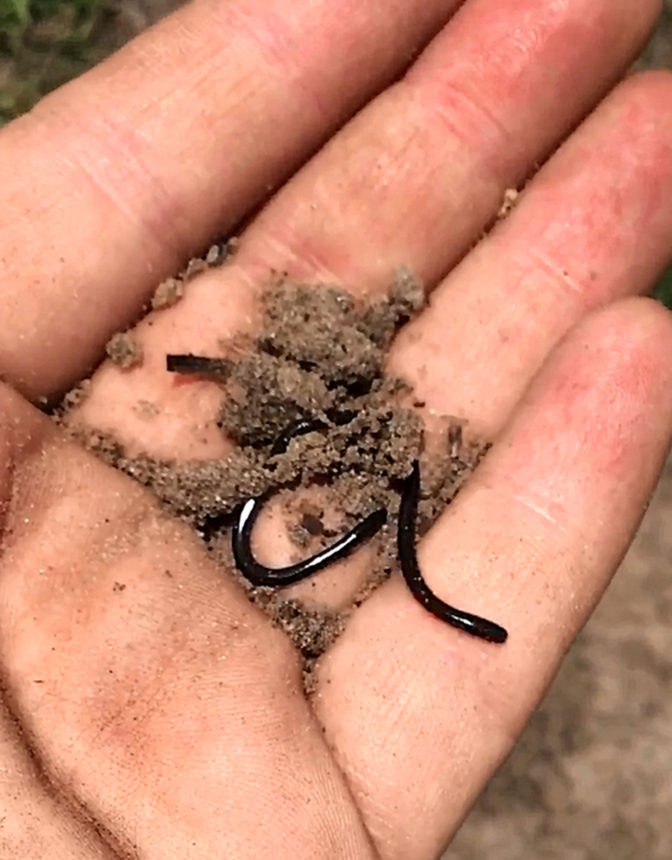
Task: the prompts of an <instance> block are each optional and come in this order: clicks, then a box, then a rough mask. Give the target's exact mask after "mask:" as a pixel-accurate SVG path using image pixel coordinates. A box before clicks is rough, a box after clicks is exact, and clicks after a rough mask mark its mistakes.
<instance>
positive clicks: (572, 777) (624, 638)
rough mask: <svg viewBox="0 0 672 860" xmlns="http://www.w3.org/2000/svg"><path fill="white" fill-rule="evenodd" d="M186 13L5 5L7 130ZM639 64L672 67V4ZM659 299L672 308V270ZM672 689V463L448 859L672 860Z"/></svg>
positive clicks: (32, 0)
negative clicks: (165, 20) (162, 21)
mask: <svg viewBox="0 0 672 860" xmlns="http://www.w3.org/2000/svg"><path fill="white" fill-rule="evenodd" d="M178 5H180V3H179V0H67V2H57V0H0V125H1V124H3V123H6V122H8V121H9V120H11V119H12V118H13V117H15V116H18V115H19V114H21V113H23V112H24V111H26V110H29V109H30V107H31V106H32V105H33V104H34V103H35V102H36V101H37V100H38V99H39V98H40V97H41V96H42V95H44V94H45V93H47V92H48V91H49V90H51V89H54V88H55V87H57V86H59V85H60V84H62V83H64V82H65V81H66V80H68V79H69V78H71V77H74V76H75V75H77V74H80V73H81V72H82V71H84V70H85V69H86V68H88V67H89V66H90V65H92V64H94V63H96V62H98V61H99V60H100V59H102V58H103V57H104V56H106V55H107V54H109V53H110V52H112V51H114V50H115V49H116V48H117V47H119V46H120V45H122V44H123V43H124V42H126V41H127V40H128V39H130V38H132V37H133V36H134V35H135V34H136V33H138V32H139V31H140V30H142V29H143V28H145V27H147V26H148V25H149V24H151V23H152V22H153V21H155V20H157V19H158V18H160V17H162V16H163V15H165V14H167V13H168V12H169V11H170V10H171V9H172V8H174V7H176V6H178ZM637 67H639V68H646V67H667V68H670V69H672V0H665V10H664V12H663V15H662V17H661V20H660V25H659V27H658V29H657V31H656V33H655V34H654V36H653V38H652V40H651V42H650V43H649V45H648V47H647V49H646V51H645V52H644V54H643V56H642V58H641V60H640V61H639V62H638V63H637ZM670 110H672V105H670ZM670 205H672V201H670ZM670 254H671V256H672V248H670ZM656 294H657V295H658V297H659V298H661V299H662V300H663V301H665V302H666V303H667V304H668V305H669V306H670V307H672V268H670V269H668V271H667V273H666V274H665V275H663V277H662V278H661V281H660V282H659V284H658V285H657V287H656ZM671 396H672V392H671ZM671 682H672V461H671V462H670V463H668V467H667V469H666V470H665V473H664V475H663V478H662V480H661V482H660V485H659V487H658V491H657V493H656V496H655V498H654V500H653V502H652V504H651V507H650V508H649V511H648V513H647V515H646V517H645V519H644V523H643V525H642V528H641V530H640V533H639V535H638V538H637V540H636V541H635V544H634V545H633V547H632V549H631V550H630V553H629V554H628V557H627V558H626V560H625V561H624V563H623V565H622V567H621V570H620V571H619V573H618V575H617V577H616V580H615V582H614V584H613V586H612V588H611V589H610V591H609V593H608V594H607V596H606V598H605V600H604V601H603V602H602V604H601V606H600V608H599V609H598V611H597V613H596V615H595V616H594V618H593V619H592V620H591V621H590V622H589V624H588V625H587V627H586V628H585V630H584V631H583V633H582V634H581V636H580V637H579V639H578V641H577V643H576V645H575V646H574V648H573V649H572V651H571V652H570V654H569V656H568V658H567V660H566V662H565V664H564V666H563V668H562V670H561V672H560V674H559V675H558V678H557V680H556V682H555V684H554V685H553V688H552V690H551V692H550V695H549V696H548V698H547V700H546V701H545V702H544V704H543V705H542V707H541V708H540V709H539V711H538V712H537V713H536V714H535V715H534V716H533V717H532V719H531V721H530V723H529V725H528V728H527V730H526V732H525V734H524V735H523V738H522V740H521V742H520V744H519V745H518V747H517V748H516V750H515V752H514V753H513V755H512V756H511V758H510V759H509V761H508V762H507V763H506V764H505V765H504V766H503V767H502V768H501V770H500V771H499V773H498V774H497V775H496V776H495V778H494V779H493V780H492V782H491V784H490V786H489V787H488V789H487V790H486V792H485V794H484V795H483V796H482V798H481V800H480V801H479V803H478V805H477V806H476V808H475V809H474V811H473V812H472V814H471V815H470V816H469V818H468V819H467V821H466V822H465V824H464V825H463V827H462V829H461V830H460V832H459V833H458V835H457V838H456V839H455V841H454V843H453V845H452V846H451V848H450V850H449V851H448V852H447V853H446V855H445V858H444V860H476V858H483V857H488V858H489V860H522V858H524V860H672V776H671V775H672V695H670V689H671V688H670V686H668V685H670V684H671Z"/></svg>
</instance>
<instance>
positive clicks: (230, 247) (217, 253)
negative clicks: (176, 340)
mask: <svg viewBox="0 0 672 860" xmlns="http://www.w3.org/2000/svg"><path fill="white" fill-rule="evenodd" d="M237 247H238V240H237V239H236V237H235V236H234V237H232V238H231V239H229V240H228V241H225V242H215V243H214V244H213V245H211V246H210V247H209V248H208V250H207V251H206V253H205V254H204V255H203V256H202V257H192V259H191V260H189V262H188V263H187V265H186V266H185V267H184V269H183V270H182V271H181V272H180V273H179V275H177V276H176V277H170V278H166V280H165V281H162V282H161V283H160V284H159V286H158V287H157V288H156V290H155V292H154V295H153V296H152V299H151V302H150V304H151V307H152V310H153V311H159V310H163V309H164V308H170V307H172V306H173V305H175V304H177V303H178V302H179V301H180V299H181V298H182V296H183V295H184V291H185V288H186V286H187V284H188V283H189V281H191V280H193V279H194V278H195V277H196V275H198V274H200V273H201V272H204V271H205V270H206V269H213V268H216V267H217V266H221V265H222V263H224V262H225V261H226V260H228V258H229V257H230V256H231V255H232V254H233V253H235V250H236V248H237Z"/></svg>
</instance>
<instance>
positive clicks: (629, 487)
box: [315, 299, 672, 860]
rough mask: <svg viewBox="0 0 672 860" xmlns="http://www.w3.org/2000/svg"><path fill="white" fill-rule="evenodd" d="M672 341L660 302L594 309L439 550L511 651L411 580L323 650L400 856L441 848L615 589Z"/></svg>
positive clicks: (460, 595)
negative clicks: (468, 626)
mask: <svg viewBox="0 0 672 860" xmlns="http://www.w3.org/2000/svg"><path fill="white" fill-rule="evenodd" d="M671 348H672V320H671V319H670V316H669V314H668V312H667V311H665V310H664V309H663V308H661V307H660V306H658V305H656V304H655V303H653V302H652V301H650V300H646V299H628V300H625V301H622V302H620V303H617V304H615V305H613V306H611V307H609V308H608V309H606V310H603V311H600V312H597V313H595V314H594V315H591V316H590V317H589V318H588V319H586V320H585V321H584V322H583V323H582V324H581V325H579V326H577V327H576V328H575V329H574V330H573V331H572V332H571V333H570V334H569V335H568V337H567V338H566V339H565V340H564V341H563V342H562V344H561V345H560V346H559V347H558V348H557V350H556V351H555V352H554V353H553V354H552V356H551V357H550V359H549V361H548V362H547V363H546V364H545V365H544V367H543V368H542V370H541V371H540V373H539V375H538V376H537V377H536V378H535V380H534V382H533V383H532V385H531V387H530V389H529V390H528V392H526V394H525V397H524V398H523V401H522V403H521V404H520V406H519V408H518V409H517V410H516V413H515V415H514V416H513V418H512V420H511V422H510V423H509V424H508V425H507V427H506V428H505V430H504V431H503V432H502V434H501V436H500V438H499V440H498V441H497V443H496V445H495V446H494V448H493V449H492V451H491V452H490V453H489V454H488V456H487V457H486V459H485V460H484V462H483V463H482V465H481V466H480V467H479V469H478V470H477V471H476V473H475V475H474V476H473V477H472V479H471V481H470V482H469V483H468V484H467V486H466V487H465V488H464V489H463V491H462V493H461V494H460V496H458V498H457V499H456V501H455V502H453V504H452V505H451V506H450V507H449V508H448V510H447V511H446V512H445V513H444V515H443V516H442V517H441V518H440V520H439V521H438V523H437V524H436V525H435V526H434V528H433V529H432V530H431V531H430V533H429V535H428V537H427V538H426V539H425V540H424V541H423V542H422V544H421V546H420V549H419V560H420V565H421V569H422V570H423V571H424V574H425V576H426V578H427V580H428V582H429V585H430V587H432V588H433V589H434V591H435V592H436V593H438V595H439V596H441V597H444V598H445V599H447V600H448V601H449V602H451V603H454V604H456V605H458V606H460V607H462V608H465V609H466V608H468V609H471V610H472V611H476V612H478V614H479V615H483V616H486V617H488V618H492V619H493V620H496V621H497V622H499V623H501V624H503V625H504V626H505V627H506V628H507V629H508V632H509V638H508V640H507V642H506V644H505V645H502V646H497V645H493V644H489V643H486V642H483V641H482V640H478V639H474V638H472V637H469V636H468V635H466V634H464V633H461V632H458V631H456V630H455V629H453V628H451V627H449V626H448V625H447V624H445V623H444V622H442V621H440V620H438V619H437V618H435V617H434V616H432V615H430V614H429V613H428V612H427V611H426V610H425V609H424V608H423V607H422V606H420V604H419V603H417V602H415V601H414V600H413V598H412V597H411V596H410V594H409V592H408V590H407V589H406V588H405V586H404V584H403V581H402V580H401V578H400V577H399V578H395V579H393V580H392V581H391V582H389V583H387V584H386V585H385V586H383V587H382V588H381V589H379V591H378V592H376V594H374V595H373V597H371V599H370V600H369V601H367V603H365V604H364V605H363V606H362V607H361V608H360V609H359V610H358V611H357V612H356V613H355V616H354V617H353V619H352V620H351V622H350V626H349V627H348V629H347V630H346V632H345V634H344V635H343V637H342V638H341V639H340V640H339V641H338V642H337V643H336V644H335V646H334V647H333V648H332V649H331V650H330V651H329V652H328V653H327V654H326V655H325V657H324V658H323V661H322V664H321V672H320V676H319V688H318V689H319V692H318V695H317V696H316V699H315V708H316V712H317V713H318V715H319V716H320V718H321V720H322V721H323V723H324V726H325V732H326V736H327V738H328V740H329V742H330V744H331V745H332V748H333V749H334V751H335V754H336V756H337V759H338V760H339V762H340V764H341V767H342V768H343V771H344V773H346V775H347V776H348V779H349V781H350V785H351V788H352V791H353V794H354V796H355V798H356V799H357V801H358V803H359V804H360V806H361V808H362V809H363V814H364V818H365V821H366V823H367V826H368V827H369V829H370V831H371V833H372V834H373V837H374V840H375V842H376V844H377V847H378V849H379V851H380V854H381V856H382V857H404V858H409V860H413V858H423V857H428V856H435V855H436V854H437V853H438V852H439V851H440V849H441V848H442V847H443V845H444V844H445V843H446V842H447V840H448V839H449V837H450V835H451V834H452V833H453V832H454V830H455V829H456V827H457V826H458V824H459V822H460V821H461V820H462V818H463V817H464V815H465V814H466V812H467V810H468V809H469V807H470V805H471V804H472V803H473V801H474V799H475V798H476V796H477V795H478V793H479V791H480V790H481V788H482V786H483V784H484V783H485V781H486V780H487V779H488V777H489V776H490V775H491V774H492V772H493V771H494V769H495V768H496V767H497V766H498V765H499V764H500V763H501V762H502V760H503V759H504V758H505V757H506V755H507V754H508V752H509V751H510V749H511V747H512V745H513V743H514V742H515V739H516V738H517V736H518V735H519V734H520V732H521V731H522V728H523V726H524V724H525V721H526V720H527V718H528V717H529V715H530V713H531V711H532V709H533V708H534V707H535V706H536V704H537V703H538V701H539V699H540V698H541V697H542V695H543V693H544V691H545V690H546V688H547V687H548V685H549V683H550V681H551V679H552V678H553V675H554V673H555V671H556V670H557V667H558V665H559V662H560V661H561V659H562V657H563V655H564V653H565V652H566V650H567V648H568V647H569V644H570V643H571V641H572V638H573V637H574V636H575V634H576V633H577V632H578V630H579V629H580V627H581V626H582V625H583V623H584V622H585V620H586V618H587V617H588V615H589V614H590V611H591V610H592V609H593V607H594V606H595V604H596V602H597V600H598V599H599V597H600V595H601V594H602V592H603V590H604V588H605V587H606V585H607V583H608V581H609V578H610V577H611V576H612V574H613V572H614V570H615V569H616V566H617V564H618V563H619V561H620V559H621V557H622V556H623V554H624V552H625V550H626V548H627V546H628V543H629V541H630V539H631V537H632V535H633V533H634V530H635V528H636V527H637V524H638V522H639V520H640V518H641V516H642V515H643V512H644V510H645V507H646V503H647V500H648V498H649V495H650V493H651V492H652V489H653V487H654V484H655V481H656V479H657V476H658V472H659V469H660V467H661V465H662V463H663V462H664V458H665V455H666V452H667V450H668V448H669V443H670V438H671V437H672V401H671V400H670V397H669V390H670V385H671V384H672V370H671V368H670V364H669V361H668V356H669V354H670V349H671Z"/></svg>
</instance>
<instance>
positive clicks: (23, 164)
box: [0, 0, 459, 397]
mask: <svg viewBox="0 0 672 860" xmlns="http://www.w3.org/2000/svg"><path fill="white" fill-rule="evenodd" d="M457 5H459V0H424V2H420V0H399V2H396V3H393V4H390V3H389V2H387V0H369V2H367V3H360V2H358V0H345V2H341V3H338V4H334V3H332V2H331V0H317V2H315V0H296V2H292V3H287V2H285V0H230V2H224V0H201V2H193V3H191V4H189V5H188V6H186V7H184V8H183V9H181V10H179V11H178V12H177V13H175V14H174V15H173V16H171V17H170V18H168V19H166V20H165V21H163V22H162V23H160V24H159V25H158V26H157V27H155V28H153V29H152V30H150V31H149V32H147V33H145V34H143V35H142V36H140V37H139V38H138V39H136V40H134V41H133V42H132V43H131V44H130V45H128V46H127V47H126V48H125V49H124V50H122V51H121V52H120V53H119V54H117V55H116V56H114V57H112V58H111V59H109V60H108V61H107V62H105V63H103V64H102V65H101V66H99V67H98V68H96V69H94V70H93V71H91V72H89V73H88V74H87V75H85V76H83V77H82V78H81V79H79V80H77V81H74V82H73V83H71V84H69V85H68V86H66V87H64V88H63V89H62V90H59V91H58V92H56V93H54V94H53V95H51V96H49V97H47V98H46V99H44V101H43V102H41V103H40V104H39V105H38V106H37V108H36V109H35V110H34V111H33V112H32V113H31V114H29V115H28V116H26V117H24V118H22V119H20V120H17V121H15V122H14V123H12V124H10V125H9V126H7V127H6V128H5V129H3V130H2V133H1V134H0V212H2V225H1V230H0V237H1V238H0V260H1V261H2V277H1V278H0V304H1V306H2V309H3V326H2V330H1V331H0V376H2V377H4V378H5V379H7V380H9V381H10V382H12V383H13V384H14V385H15V386H17V387H18V388H19V389H20V390H21V391H22V392H23V393H25V394H27V395H29V396H32V397H36V396H39V395H48V394H52V393H54V392H57V391H59V390H60V389H63V388H64V387H66V386H68V385H70V384H72V382H73V381H75V380H76V379H77V378H79V377H80V376H81V375H82V374H83V373H85V372H86V371H87V370H88V369H89V368H90V366H91V365H92V363H93V362H94V361H95V360H96V359H97V358H98V357H99V355H100V351H101V349H102V347H103V345H104V343H105V341H106V340H107V339H108V337H109V335H110V334H112V333H113V332H114V331H117V330H119V329H120V328H122V327H123V326H125V325H127V324H128V323H129V322H131V321H132V320H134V319H135V318H136V317H137V315H138V314H139V313H140V311H141V308H142V305H143V303H144V302H145V301H146V299H147V298H148V295H149V293H150V291H151V290H152V289H153V288H154V287H155V286H156V284H157V283H159V281H160V280H162V278H163V277H164V276H165V275H167V274H169V273H171V272H173V271H175V270H176V269H177V268H179V265H180V263H181V262H182V261H184V260H185V259H186V258H187V257H189V256H191V255H193V254H195V253H198V252H199V251H200V250H202V248H203V247H204V246H205V245H206V244H207V242H208V241H209V240H210V239H211V238H213V237H215V236H216V235H221V234H225V233H227V232H228V231H229V230H230V229H231V228H232V227H233V226H234V225H235V224H236V223H237V222H238V221H239V220H240V219H241V218H243V217H244V216H245V215H246V213H247V212H248V211H249V210H250V209H251V208H252V207H254V206H255V205H257V204H258V203H259V202H260V201H261V200H262V199H263V198H264V197H265V196H267V195H268V193H269V191H270V190H272V189H273V188H274V187H276V186H277V185H278V184H280V183H281V182H282V181H283V180H284V179H285V178H286V177H287V176H288V175H289V174H290V173H291V172H292V171H293V170H294V169H295V168H296V167H297V166H298V165H299V164H300V163H301V162H302V160H303V159H305V158H306V157H307V156H308V155H309V154H310V153H311V152H312V151H314V150H315V149H316V148H317V146H318V145H319V144H320V143H321V142H322V141H323V140H325V139H326V138H327V137H328V136H329V134H330V133H331V132H332V131H333V130H334V129H335V128H336V127H338V126H339V125H340V124H341V123H342V122H343V121H344V120H345V119H347V118H348V117H349V116H350V115H351V114H352V113H353V112H354V111H355V110H356V109H357V107H358V106H359V105H361V104H362V103H363V102H364V101H366V99H367V98H368V97H370V96H371V95H373V94H375V93H376V92H377V91H378V90H380V89H381V88H382V87H383V86H385V84H387V83H389V82H390V81H391V80H392V79H393V78H394V77H395V76H396V75H397V74H399V72H400V71H401V70H402V69H403V68H404V67H405V66H406V65H407V64H408V63H410V62H411V60H412V59H413V56H414V54H415V53H416V52H417V51H419V50H420V49H421V48H422V47H423V45H424V43H425V42H426V41H428V40H429V39H430V38H431V37H432V35H433V34H434V33H435V32H437V31H438V30H439V29H440V27H441V26H442V24H443V23H445V21H446V19H447V18H448V17H449V16H450V13H451V12H452V10H453V9H454V8H455V7H456V6H457Z"/></svg>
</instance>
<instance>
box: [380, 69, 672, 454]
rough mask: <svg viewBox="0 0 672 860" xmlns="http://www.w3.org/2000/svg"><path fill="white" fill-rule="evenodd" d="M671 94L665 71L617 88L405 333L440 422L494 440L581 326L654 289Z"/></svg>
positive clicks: (406, 372) (406, 357) (665, 228)
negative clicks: (599, 311)
mask: <svg viewBox="0 0 672 860" xmlns="http://www.w3.org/2000/svg"><path fill="white" fill-rule="evenodd" d="M670 99H672V75H670V74H669V73H667V72H659V73H656V72H653V73H648V74H643V75H638V76H636V77H633V78H630V79H629V80H628V81H626V82H625V83H623V84H621V85H620V86H619V87H617V88H616V90H615V91H614V92H613V93H612V94H611V95H610V96H609V97H608V98H607V99H606V101H605V102H603V103H602V104H601V105H600V107H599V108H598V109H597V110H596V111H595V112H594V114H592V115H591V117H589V119H587V120H586V121H585V122H584V123H583V124H582V125H581V126H580V127H579V128H578V129H577V131H576V132H575V133H574V134H573V135H572V136H571V137H570V138H569V140H568V141H567V142H566V143H565V144H564V145H563V146H562V147H561V149H560V150H559V151H558V152H556V153H555V155H554V156H553V157H552V158H551V159H550V160H549V162H548V163H547V164H546V165H545V166H544V167H543V168H542V169H541V170H540V171H539V173H537V174H536V175H535V176H534V178H533V179H532V180H531V182H530V184H529V186H528V187H527V188H526V189H525V191H524V192H523V194H522V195H521V197H520V199H519V200H518V202H517V204H516V205H515V207H514V209H513V211H512V212H511V214H510V215H509V216H508V217H507V218H506V219H505V220H504V221H503V222H502V223H500V224H499V225H498V226H497V227H496V228H495V229H494V230H493V231H492V232H491V233H490V234H489V235H488V236H487V237H486V238H485V239H484V240H483V241H482V242H481V243H480V244H479V246H478V247H477V248H475V249H474V250H473V251H472V252H471V253H470V254H469V255H468V257H467V258H465V260H464V261H463V262H462V263H461V264H460V265H459V266H458V267H457V268H455V269H454V270H453V271H452V272H451V273H450V275H449V276H448V277H447V278H446V279H445V280H444V281H443V282H442V284H441V285H440V286H439V287H438V288H437V289H436V291H435V292H434V294H433V295H432V301H431V303H430V306H429V307H428V308H427V309H426V310H425V311H424V312H423V313H422V314H421V316H420V317H418V318H417V319H416V320H414V321H413V322H411V323H410V324H409V325H407V326H406V327H405V328H404V330H403V331H402V332H401V333H400V334H399V337H398V338H397V340H396V341H395V343H394V345H393V347H392V352H391V355H390V361H389V370H390V372H392V373H396V374H399V375H401V376H403V377H404V378H405V379H406V380H408V382H409V383H410V384H411V385H412V386H413V398H414V400H416V401H420V402H423V403H424V404H425V407H424V412H425V415H426V419H427V422H428V423H429V424H431V422H432V420H433V418H432V416H435V415H454V416H462V417H464V418H468V422H469V423H468V428H469V431H470V432H471V433H473V434H475V435H482V436H484V437H485V438H487V439H492V438H493V437H494V436H496V434H497V433H498V431H499V429H500V428H501V426H502V424H503V423H504V421H505V420H506V418H507V416H508V414H509V412H510V410H511V409H512V408H513V406H514V405H515V403H516V402H517V400H518V398H519V397H520V396H521V394H522V392H523V390H524V389H525V387H526V385H527V384H528V382H529V380H530V379H531V377H532V376H533V375H534V373H535V372H536V371H537V369H538V368H539V366H540V365H541V363H542V362H543V361H544V359H545V358H546V356H547V355H548V353H549V352H550V350H551V349H552V347H553V346H554V344H555V343H556V342H557V341H558V340H559V339H560V338H561V337H562V336H563V335H564V334H565V332H566V331H567V330H568V329H569V328H571V326H572V325H574V324H576V323H577V322H578V321H579V320H580V319H581V317H582V316H584V315H585V314H586V313H587V312H588V311H590V310H592V309H594V308H596V307H598V306H600V305H604V304H607V303H609V302H611V301H613V300H615V299H617V298H622V297H624V296H627V295H634V294H637V293H645V292H648V291H649V290H650V289H651V287H652V285H653V283H654V282H655V279H656V277H657V275H658V274H659V273H660V271H661V270H662V268H663V267H664V265H665V264H666V262H667V260H668V259H669V256H670V249H671V248H672V209H671V208H670V206H669V201H670V198H671V197H672V116H671V115H670V112H669V111H668V110H667V109H666V105H668V104H669V103H670ZM605 153H608V157H605Z"/></svg>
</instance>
